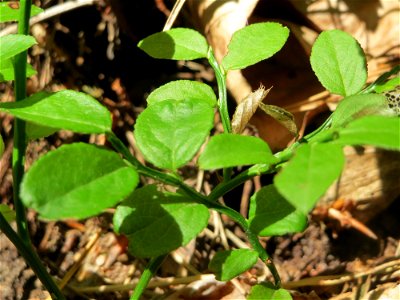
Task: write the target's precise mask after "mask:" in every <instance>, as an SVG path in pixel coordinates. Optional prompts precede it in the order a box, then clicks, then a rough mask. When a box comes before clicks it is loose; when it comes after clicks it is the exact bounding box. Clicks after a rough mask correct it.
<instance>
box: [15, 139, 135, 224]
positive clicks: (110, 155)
mask: <svg viewBox="0 0 400 300" xmlns="http://www.w3.org/2000/svg"><path fill="white" fill-rule="evenodd" d="M138 182H139V176H138V174H137V172H136V171H135V170H134V169H133V168H132V167H130V166H128V165H127V164H126V163H125V161H124V160H123V159H122V158H121V157H120V156H119V155H118V154H117V153H115V152H112V151H109V150H106V149H104V148H100V147H97V146H94V145H88V144H84V143H76V144H71V145H64V146H61V147H60V148H58V149H57V150H55V151H51V152H49V153H47V154H46V155H44V156H43V157H41V158H40V159H39V160H38V161H36V162H35V163H34V164H33V166H32V167H31V168H30V169H29V171H28V172H27V173H26V175H25V177H24V179H23V181H22V186H21V198H22V201H23V203H24V204H25V205H26V206H27V207H30V208H33V209H34V210H36V211H37V212H39V214H40V216H41V217H42V218H45V219H51V220H59V219H66V218H76V219H82V218H87V217H90V216H94V215H97V214H99V213H101V212H102V211H103V210H104V209H106V208H109V207H112V206H114V205H115V204H117V203H118V202H119V201H121V200H123V199H124V198H125V197H126V196H128V195H129V194H130V193H131V192H132V190H133V189H134V188H135V187H136V185H137V184H138Z"/></svg>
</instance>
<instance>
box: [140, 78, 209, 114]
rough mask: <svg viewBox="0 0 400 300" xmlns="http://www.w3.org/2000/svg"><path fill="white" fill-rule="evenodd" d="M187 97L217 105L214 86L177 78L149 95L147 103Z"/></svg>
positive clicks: (180, 99) (178, 99)
mask: <svg viewBox="0 0 400 300" xmlns="http://www.w3.org/2000/svg"><path fill="white" fill-rule="evenodd" d="M186 99H196V100H198V101H203V102H207V103H208V104H209V105H210V106H212V107H215V106H216V105H217V97H216V96H215V94H214V91H213V90H212V88H211V87H210V86H209V85H207V84H204V83H201V82H197V81H192V80H177V81H172V82H169V83H167V84H164V85H163V86H160V87H159V88H157V89H155V90H154V91H152V92H151V94H150V95H149V96H148V97H147V105H149V106H150V105H152V104H154V103H157V102H160V101H164V100H175V101H182V100H186Z"/></svg>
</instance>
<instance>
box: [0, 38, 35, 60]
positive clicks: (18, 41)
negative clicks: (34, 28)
mask: <svg viewBox="0 0 400 300" xmlns="http://www.w3.org/2000/svg"><path fill="white" fill-rule="evenodd" d="M34 44H36V40H35V39H34V38H33V37H32V36H30V35H23V34H8V35H5V36H0V45H1V48H0V61H4V60H6V59H9V58H11V57H13V56H15V55H17V54H18V53H21V52H22V51H25V50H26V49H28V48H30V47H31V46H33V45H34Z"/></svg>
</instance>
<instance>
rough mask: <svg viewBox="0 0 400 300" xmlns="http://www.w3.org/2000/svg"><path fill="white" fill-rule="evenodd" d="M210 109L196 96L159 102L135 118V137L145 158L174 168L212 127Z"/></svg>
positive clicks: (165, 166) (194, 149)
mask: <svg viewBox="0 0 400 300" xmlns="http://www.w3.org/2000/svg"><path fill="white" fill-rule="evenodd" d="M213 119H214V109H213V108H212V107H211V106H210V105H209V104H208V103H206V102H199V101H198V100H196V99H187V100H182V101H173V100H169V101H161V102H157V103H154V104H153V105H151V106H149V107H147V108H146V109H145V110H144V111H143V112H142V113H141V114H140V115H139V117H138V119H137V121H136V125H135V137H136V141H137V143H138V147H139V149H140V151H141V152H142V153H143V155H144V157H145V158H146V160H148V161H149V162H151V163H152V164H154V165H155V166H157V167H159V168H164V169H169V170H176V169H177V168H179V167H181V166H183V165H184V164H186V163H187V162H188V161H189V160H190V159H191V158H192V157H193V156H194V155H195V154H196V152H197V151H198V150H199V148H200V146H201V145H202V144H203V142H204V141H205V139H206V137H207V136H208V135H209V132H210V130H211V128H212V126H213Z"/></svg>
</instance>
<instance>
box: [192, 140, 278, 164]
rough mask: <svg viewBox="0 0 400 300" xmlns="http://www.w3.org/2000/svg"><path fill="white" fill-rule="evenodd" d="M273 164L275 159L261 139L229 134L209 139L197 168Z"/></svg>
mask: <svg viewBox="0 0 400 300" xmlns="http://www.w3.org/2000/svg"><path fill="white" fill-rule="evenodd" d="M275 162H276V158H275V157H274V156H273V155H272V152H271V150H270V149H269V147H268V144H267V143H265V142H264V141H263V140H262V139H260V138H257V137H254V136H244V135H238V134H229V133H223V134H219V135H215V136H213V137H211V139H210V141H209V142H208V144H207V146H206V148H205V149H204V152H203V153H202V154H201V155H200V157H199V166H200V168H202V169H204V170H210V169H221V168H228V167H235V166H243V165H252V164H258V163H265V164H268V163H271V164H272V163H275Z"/></svg>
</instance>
